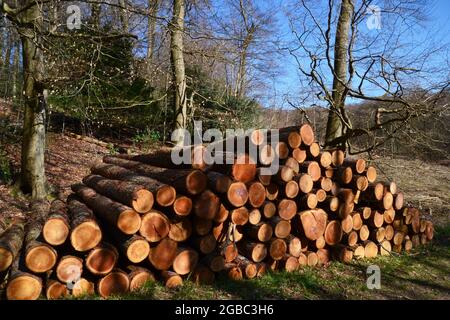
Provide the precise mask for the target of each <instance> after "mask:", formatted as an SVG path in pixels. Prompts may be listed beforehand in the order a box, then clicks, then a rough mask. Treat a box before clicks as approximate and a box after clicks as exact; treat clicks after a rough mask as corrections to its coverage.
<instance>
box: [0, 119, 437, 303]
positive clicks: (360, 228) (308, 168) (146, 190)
mask: <svg viewBox="0 0 450 320" xmlns="http://www.w3.org/2000/svg"><path fill="white" fill-rule="evenodd" d="M264 137H265V135H264V132H263V131H261V130H255V131H253V132H252V133H251V134H248V135H246V136H242V137H230V138H228V139H226V140H222V141H218V142H214V144H215V145H216V147H217V146H218V147H222V146H225V145H227V143H228V142H230V141H231V142H232V143H237V142H238V140H239V139H243V140H244V143H245V145H246V147H247V149H248V148H249V146H250V145H252V144H253V145H257V146H259V147H260V149H261V151H262V152H261V154H260V155H259V157H258V159H257V161H254V160H252V158H251V157H250V156H249V155H248V153H241V154H236V153H231V154H230V153H228V152H223V158H224V159H225V158H228V159H229V158H230V157H232V159H234V162H232V164H214V165H206V163H205V161H202V160H204V158H203V156H204V151H205V150H206V149H205V147H204V146H197V147H193V148H191V147H187V148H184V149H183V152H185V153H186V152H187V151H193V152H192V155H193V158H195V159H194V160H196V161H194V165H185V164H181V165H175V164H173V162H172V160H171V158H170V156H171V152H170V151H159V152H157V153H153V154H148V155H138V156H131V155H121V156H106V157H104V159H103V163H100V164H97V165H95V166H94V167H92V168H91V174H90V175H89V176H87V177H85V178H84V179H83V181H82V183H80V184H76V185H73V186H72V190H73V194H71V195H70V196H69V197H68V198H67V199H66V201H61V200H55V201H53V202H52V203H51V205H49V204H47V203H43V202H36V203H34V204H33V205H32V207H31V212H32V214H31V218H30V219H29V221H28V222H27V223H24V222H17V223H14V224H13V225H12V226H11V227H10V228H9V229H7V230H6V231H5V232H4V233H3V234H1V235H0V272H3V273H4V274H6V275H7V285H6V296H7V298H8V299H37V298H38V297H39V296H40V294H41V292H42V289H43V287H45V295H46V297H47V298H48V299H56V298H60V297H63V296H66V295H68V294H71V295H73V296H79V295H82V294H86V293H87V294H93V293H94V292H97V293H98V294H100V295H101V296H102V297H107V296H110V295H115V294H120V293H124V292H127V291H133V290H136V289H139V288H140V287H141V286H142V285H143V284H144V283H146V282H147V281H154V280H157V279H159V280H161V281H162V282H163V283H164V285H165V286H167V287H176V286H179V285H181V284H182V283H183V281H185V280H186V279H187V278H189V279H191V280H192V281H194V282H196V283H204V284H211V283H213V282H214V279H215V276H216V274H217V273H224V274H226V275H227V276H228V277H230V278H231V279H234V280H239V279H242V278H254V277H258V276H261V275H263V274H264V273H265V272H267V271H268V270H286V271H288V272H291V271H295V270H298V269H299V268H302V267H303V266H316V265H324V264H327V263H328V262H329V261H330V260H339V261H342V262H349V261H351V260H352V259H361V258H372V257H375V256H377V255H389V254H390V252H391V251H395V252H400V251H402V250H405V251H409V250H411V249H412V248H413V247H416V246H418V245H420V244H425V243H427V242H428V241H430V240H431V239H432V238H433V224H432V223H431V222H430V221H428V220H425V219H424V218H423V217H422V216H421V213H420V211H419V210H418V209H416V208H413V207H410V206H405V205H404V198H403V193H402V192H400V191H399V190H398V189H397V186H396V184H395V183H394V182H376V177H377V172H376V169H375V168H374V167H372V166H368V165H367V164H366V161H365V160H363V159H350V158H345V157H344V153H343V152H342V151H340V150H332V151H325V150H321V148H320V146H319V144H318V143H317V142H316V140H315V136H314V131H313V129H312V128H311V126H309V125H307V124H304V125H302V126H301V127H290V128H283V129H280V131H279V133H278V140H279V142H278V143H270V141H266V140H268V139H265V138H264ZM219 149H220V148H219ZM217 150H218V149H217ZM216 155H220V153H218V152H217V153H216ZM275 155H276V156H278V158H279V159H280V160H279V161H280V167H279V170H278V172H277V173H276V174H274V175H263V174H262V170H261V169H262V168H263V167H267V166H269V165H270V164H271V162H272V161H274V159H276V158H277V157H275ZM220 156H222V155H220Z"/></svg>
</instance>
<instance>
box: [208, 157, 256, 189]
mask: <svg viewBox="0 0 450 320" xmlns="http://www.w3.org/2000/svg"><path fill="white" fill-rule="evenodd" d="M232 156H233V158H234V159H232V160H230V159H224V161H223V164H218V163H216V164H214V167H213V168H214V170H216V171H219V172H221V173H224V174H227V175H228V174H229V175H230V176H231V177H232V178H233V179H234V180H236V181H239V182H243V183H247V182H250V181H252V180H253V179H254V178H255V176H256V162H255V160H254V159H252V158H251V157H250V156H249V155H248V154H245V153H243V154H242V153H241V154H238V155H237V156H236V155H235V154H233V155H232ZM226 157H227V156H225V158H226Z"/></svg>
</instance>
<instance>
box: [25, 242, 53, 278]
mask: <svg viewBox="0 0 450 320" xmlns="http://www.w3.org/2000/svg"><path fill="white" fill-rule="evenodd" d="M56 259H57V254H56V251H55V249H53V248H52V247H50V246H48V245H38V246H35V247H34V248H31V249H30V250H28V251H27V253H26V255H25V265H26V266H27V268H28V269H30V271H32V272H35V273H43V272H47V271H49V270H51V269H52V268H53V267H54V266H55V264H56Z"/></svg>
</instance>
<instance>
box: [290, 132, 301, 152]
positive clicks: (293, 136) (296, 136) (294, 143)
mask: <svg viewBox="0 0 450 320" xmlns="http://www.w3.org/2000/svg"><path fill="white" fill-rule="evenodd" d="M288 144H289V147H291V148H292V149H295V148H298V147H300V145H301V144H302V136H301V135H300V133H299V132H295V131H292V132H289V135H288Z"/></svg>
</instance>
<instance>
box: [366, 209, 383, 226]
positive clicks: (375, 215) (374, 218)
mask: <svg viewBox="0 0 450 320" xmlns="http://www.w3.org/2000/svg"><path fill="white" fill-rule="evenodd" d="M368 223H369V225H371V226H372V227H374V228H379V227H381V226H382V225H383V223H384V216H383V214H381V213H379V212H378V211H376V210H374V211H372V214H371V216H370V218H369V219H368Z"/></svg>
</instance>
